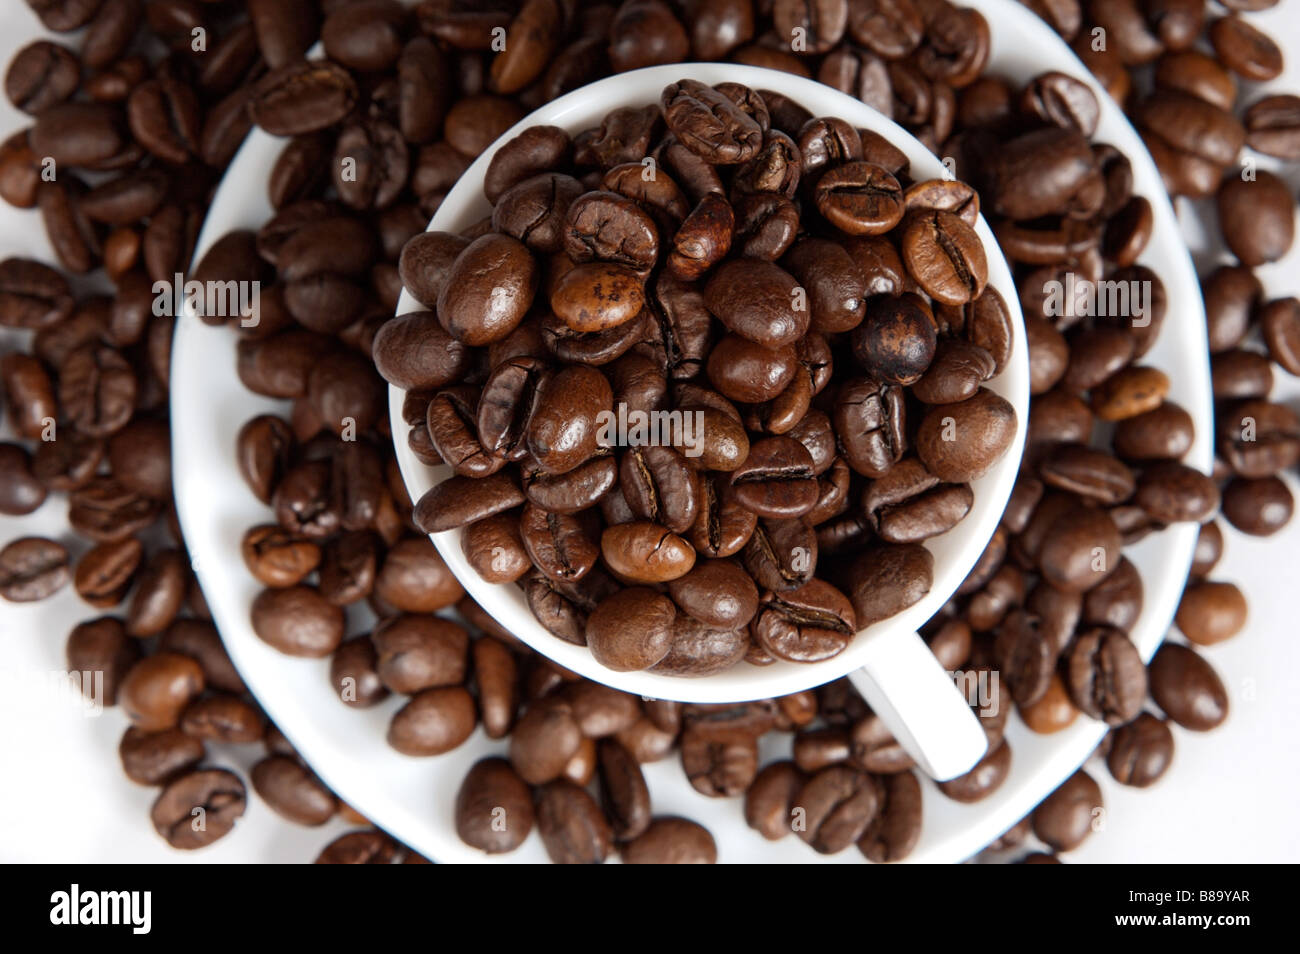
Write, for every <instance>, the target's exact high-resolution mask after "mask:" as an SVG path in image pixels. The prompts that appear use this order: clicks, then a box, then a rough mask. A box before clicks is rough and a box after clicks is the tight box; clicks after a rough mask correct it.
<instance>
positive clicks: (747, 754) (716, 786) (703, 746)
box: [620, 726, 758, 798]
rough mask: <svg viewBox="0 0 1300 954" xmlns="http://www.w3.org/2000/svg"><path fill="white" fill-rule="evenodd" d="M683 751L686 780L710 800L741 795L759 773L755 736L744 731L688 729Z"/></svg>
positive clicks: (699, 727)
mask: <svg viewBox="0 0 1300 954" xmlns="http://www.w3.org/2000/svg"><path fill="white" fill-rule="evenodd" d="M620 741H621V740H620ZM681 750H682V771H683V772H685V773H686V778H687V779H688V780H689V781H690V783H691V786H692V787H693V788H694V789H695V790H696V791H697V792H699V793H700V794H702V795H707V796H709V797H710V798H719V797H732V796H736V795H740V794H742V793H743V792H744V791H745V790H746V789H747V788H749V786H750V785H751V784H752V783H753V781H754V777H755V776H756V774H757V772H758V748H757V746H756V744H755V739H754V735H753V734H752V733H750V732H747V731H744V730H742V729H736V728H725V727H724V728H712V727H708V726H691V727H687V728H686V729H685V730H684V731H683V733H682V736H681Z"/></svg>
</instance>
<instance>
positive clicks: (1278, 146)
mask: <svg viewBox="0 0 1300 954" xmlns="http://www.w3.org/2000/svg"><path fill="white" fill-rule="evenodd" d="M1244 121H1245V124H1246V143H1247V144H1248V145H1249V146H1250V148H1252V149H1254V150H1256V151H1258V152H1262V153H1265V154H1266V155H1270V156H1277V157H1278V158H1280V159H1291V160H1294V159H1296V158H1300V97H1296V96H1292V95H1290V94H1288V93H1282V94H1276V95H1273V96H1265V97H1264V98H1263V99H1259V100H1256V101H1255V102H1254V103H1252V104H1251V106H1250V108H1249V109H1247V110H1246V115H1245V117H1244Z"/></svg>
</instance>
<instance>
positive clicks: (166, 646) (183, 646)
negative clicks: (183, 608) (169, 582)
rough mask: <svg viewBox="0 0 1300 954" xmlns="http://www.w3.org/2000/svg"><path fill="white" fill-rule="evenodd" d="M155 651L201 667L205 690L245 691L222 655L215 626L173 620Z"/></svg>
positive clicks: (200, 621)
mask: <svg viewBox="0 0 1300 954" xmlns="http://www.w3.org/2000/svg"><path fill="white" fill-rule="evenodd" d="M158 648H159V649H160V650H164V651H166V652H174V653H180V654H181V655H182V656H189V657H190V658H191V659H194V660H196V661H197V662H198V664H199V665H200V666H201V667H202V668H203V679H204V683H205V684H206V685H207V687H208V688H209V689H224V690H225V691H226V692H231V693H236V694H242V693H244V692H246V691H247V687H246V686H245V685H244V681H243V679H241V678H240V676H239V673H238V672H237V671H236V670H235V666H234V663H232V662H231V661H230V657H229V656H228V655H227V654H226V649H225V646H224V645H223V644H222V642H221V637H220V635H218V633H217V629H216V627H215V626H213V625H212V624H211V623H209V622H205V621H203V620H197V619H178V620H176V621H175V622H174V623H172V624H171V625H170V626H168V627H167V630H166V632H164V633H163V634H162V636H161V637H160V638H159V640H158Z"/></svg>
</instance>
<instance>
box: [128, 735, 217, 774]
mask: <svg viewBox="0 0 1300 954" xmlns="http://www.w3.org/2000/svg"><path fill="white" fill-rule="evenodd" d="M117 754H118V758H119V759H120V760H121V762H122V770H123V771H124V772H125V773H126V777H127V778H129V779H130V780H131V781H133V782H135V783H136V784H138V785H165V784H166V783H167V782H169V781H170V780H171V779H173V778H175V777H176V776H177V775H180V774H181V773H183V772H187V771H189V770H190V769H193V768H195V767H196V766H197V765H198V764H199V763H200V762H201V761H203V756H204V754H205V751H204V746H203V742H202V741H201V740H200V739H197V738H194V737H193V736H190V735H187V734H186V733H184V732H182V731H181V730H180V729H162V730H161V731H158V732H145V731H143V730H141V729H137V728H135V727H134V726H132V727H130V728H128V729H127V730H126V732H124V733H123V734H122V741H121V742H119V743H118V747H117Z"/></svg>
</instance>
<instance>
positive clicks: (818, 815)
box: [795, 766, 881, 854]
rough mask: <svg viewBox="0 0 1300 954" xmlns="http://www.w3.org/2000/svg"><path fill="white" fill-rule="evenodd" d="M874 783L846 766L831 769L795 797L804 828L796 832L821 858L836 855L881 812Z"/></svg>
mask: <svg viewBox="0 0 1300 954" xmlns="http://www.w3.org/2000/svg"><path fill="white" fill-rule="evenodd" d="M880 797H881V789H880V785H879V783H878V782H877V781H876V779H875V778H874V777H872V776H870V775H868V774H867V773H865V772H861V771H859V770H857V769H854V768H850V767H848V766H831V767H829V768H826V769H823V770H822V771H821V772H818V773H817V774H816V775H814V776H812V777H811V778H810V779H808V781H807V782H805V783H804V786H803V788H802V789H800V791H799V793H798V795H796V796H795V805H796V807H799V808H803V809H804V812H805V817H806V828H804V829H803V830H801V831H797V832H796V834H798V835H799V837H800V838H802V839H803V840H804V841H806V842H807V843H808V844H809V845H811V846H812V848H813V850H815V851H817V852H819V853H820V854H835V853H836V852H839V851H843V850H844V849H845V848H847V847H848V846H849V845H851V844H853V843H854V842H856V841H857V840H858V839H859V838H861V837H862V835H863V834H864V833H865V831H866V829H867V826H868V825H870V824H871V822H872V821H873V820H874V819H875V817H876V814H877V813H878V812H879V810H880Z"/></svg>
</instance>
